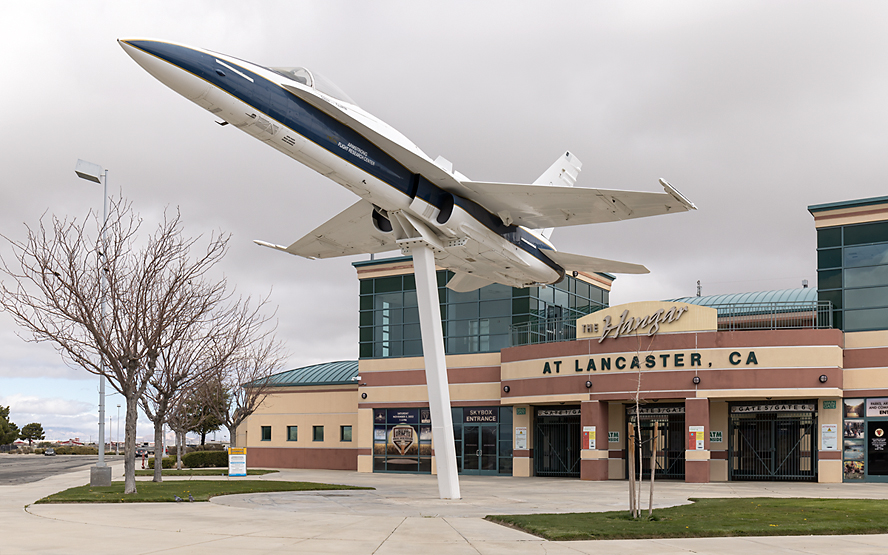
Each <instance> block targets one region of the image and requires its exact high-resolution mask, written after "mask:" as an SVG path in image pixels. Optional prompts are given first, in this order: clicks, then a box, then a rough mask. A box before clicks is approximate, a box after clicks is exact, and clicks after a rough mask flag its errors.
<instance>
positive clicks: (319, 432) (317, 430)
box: [311, 426, 324, 441]
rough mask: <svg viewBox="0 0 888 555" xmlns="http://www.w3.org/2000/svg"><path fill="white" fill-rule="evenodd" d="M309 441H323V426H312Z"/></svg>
mask: <svg viewBox="0 0 888 555" xmlns="http://www.w3.org/2000/svg"><path fill="white" fill-rule="evenodd" d="M311 440H312V441H324V427H323V426H312V427H311Z"/></svg>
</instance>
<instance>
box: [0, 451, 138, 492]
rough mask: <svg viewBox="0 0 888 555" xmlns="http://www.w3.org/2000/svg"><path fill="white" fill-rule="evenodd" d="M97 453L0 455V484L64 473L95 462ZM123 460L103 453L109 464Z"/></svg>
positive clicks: (30, 480)
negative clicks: (50, 455) (48, 455)
mask: <svg viewBox="0 0 888 555" xmlns="http://www.w3.org/2000/svg"><path fill="white" fill-rule="evenodd" d="M98 458H99V457H98V455H55V456H53V457H45V456H43V455H9V454H3V455H0V485H4V486H10V485H16V484H27V483H29V482H36V481H37V480H42V479H43V478H47V477H49V476H54V475H56V474H64V473H67V472H70V471H72V470H75V469H77V468H81V467H87V466H91V465H94V464H96V460H98ZM114 460H123V455H120V456H116V455H114V456H112V455H105V461H107V462H108V463H109V464H110V463H111V462H112V461H114Z"/></svg>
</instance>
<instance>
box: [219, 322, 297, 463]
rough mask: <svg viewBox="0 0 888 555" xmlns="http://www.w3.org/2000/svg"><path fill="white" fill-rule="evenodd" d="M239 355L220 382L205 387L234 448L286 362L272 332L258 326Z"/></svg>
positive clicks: (259, 324)
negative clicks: (240, 428)
mask: <svg viewBox="0 0 888 555" xmlns="http://www.w3.org/2000/svg"><path fill="white" fill-rule="evenodd" d="M256 324H257V325H255V326H254V329H253V331H252V333H251V334H250V337H251V338H252V340H251V341H247V342H245V346H244V348H243V349H242V350H241V352H240V354H239V356H237V357H236V358H234V359H232V361H231V363H230V364H229V367H228V369H227V371H226V372H224V373H223V375H222V376H221V377H220V379H219V380H217V381H216V382H214V383H212V384H211V385H210V386H209V387H207V388H206V395H207V396H208V397H207V399H206V401H205V402H206V403H207V406H208V407H210V409H211V410H213V411H214V412H215V413H216V417H217V418H218V419H219V420H220V421H222V422H223V423H224V424H225V427H226V428H228V434H229V438H230V442H231V446H232V447H236V446H237V428H238V426H240V425H241V424H242V423H243V422H244V420H246V419H247V418H248V417H249V416H250V415H251V414H253V413H254V412H256V410H257V409H258V408H259V406H260V405H261V404H262V402H263V401H264V400H265V398H266V397H267V396H268V394H269V392H270V389H271V385H272V381H271V376H272V375H273V374H275V373H276V372H278V371H279V370H280V369H281V367H282V366H283V363H284V362H285V361H286V358H287V356H286V354H285V353H284V349H283V346H282V344H281V343H280V342H279V341H277V339H275V337H274V334H273V331H264V330H263V329H262V326H261V324H262V323H260V322H257V323H256Z"/></svg>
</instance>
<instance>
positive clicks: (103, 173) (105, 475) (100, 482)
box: [74, 160, 111, 486]
mask: <svg viewBox="0 0 888 555" xmlns="http://www.w3.org/2000/svg"><path fill="white" fill-rule="evenodd" d="M74 173H76V174H77V177H79V178H81V179H85V180H87V181H92V182H93V183H99V184H101V185H103V186H104V188H105V190H104V197H103V203H102V204H103V212H102V251H101V252H100V253H99V256H100V257H101V258H102V260H101V264H102V266H103V267H102V268H101V269H100V270H99V274H100V275H101V280H102V282H101V297H102V298H101V310H102V312H101V322H102V324H103V326H104V323H105V291H106V290H107V287H108V282H107V278H106V277H105V271H104V265H105V228H106V227H107V226H108V170H106V169H103V168H102V166H100V165H98V164H93V163H92V162H87V161H85V160H77V165H76V166H75V167H74ZM99 356H100V359H101V374H100V375H99V461H98V462H97V463H96V466H95V467H93V468H91V469H90V479H89V484H90V485H91V486H106V485H107V486H110V485H111V467H109V466H107V465H106V464H105V358H104V357H103V356H101V354H100V355H99Z"/></svg>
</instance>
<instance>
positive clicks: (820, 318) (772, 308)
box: [712, 301, 833, 331]
mask: <svg viewBox="0 0 888 555" xmlns="http://www.w3.org/2000/svg"><path fill="white" fill-rule="evenodd" d="M712 308H715V309H716V310H718V330H719V331H738V330H789V329H829V328H832V327H833V323H832V313H833V311H832V303H831V302H829V301H775V302H765V303H732V304H723V305H713V306H712Z"/></svg>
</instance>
